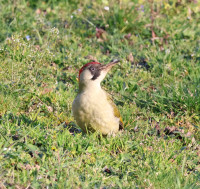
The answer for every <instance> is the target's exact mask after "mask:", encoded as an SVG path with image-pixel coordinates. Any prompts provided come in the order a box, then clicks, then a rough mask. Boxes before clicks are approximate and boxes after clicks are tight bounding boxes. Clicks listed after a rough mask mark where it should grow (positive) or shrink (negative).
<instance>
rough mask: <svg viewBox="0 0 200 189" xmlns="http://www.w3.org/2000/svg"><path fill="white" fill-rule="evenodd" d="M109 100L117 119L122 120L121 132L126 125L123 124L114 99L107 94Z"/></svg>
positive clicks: (121, 121)
mask: <svg viewBox="0 0 200 189" xmlns="http://www.w3.org/2000/svg"><path fill="white" fill-rule="evenodd" d="M107 100H108V102H109V103H110V104H111V106H112V107H113V111H114V115H115V117H118V118H119V120H120V122H119V130H122V129H124V123H123V120H122V117H121V115H120V112H119V110H118V108H117V106H116V104H115V103H114V102H113V100H112V97H111V96H110V95H109V94H108V93H107Z"/></svg>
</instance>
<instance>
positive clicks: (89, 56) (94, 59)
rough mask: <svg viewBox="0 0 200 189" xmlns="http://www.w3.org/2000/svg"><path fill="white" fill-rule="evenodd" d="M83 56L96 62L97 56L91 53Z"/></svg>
mask: <svg viewBox="0 0 200 189" xmlns="http://www.w3.org/2000/svg"><path fill="white" fill-rule="evenodd" d="M85 58H86V59H88V60H92V61H95V62H98V61H97V58H96V57H95V56H92V55H88V56H86V57H85Z"/></svg>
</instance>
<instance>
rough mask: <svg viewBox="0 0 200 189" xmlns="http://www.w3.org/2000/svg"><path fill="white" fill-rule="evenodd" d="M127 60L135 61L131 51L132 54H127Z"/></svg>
mask: <svg viewBox="0 0 200 189" xmlns="http://www.w3.org/2000/svg"><path fill="white" fill-rule="evenodd" d="M127 60H128V61H129V62H131V63H133V62H134V57H133V54H132V53H130V54H129V55H128V56H127Z"/></svg>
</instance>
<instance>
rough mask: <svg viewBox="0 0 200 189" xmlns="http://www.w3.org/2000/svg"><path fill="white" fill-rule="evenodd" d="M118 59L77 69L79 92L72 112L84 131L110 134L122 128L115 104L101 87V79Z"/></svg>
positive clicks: (89, 64)
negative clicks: (105, 63)
mask: <svg viewBox="0 0 200 189" xmlns="http://www.w3.org/2000/svg"><path fill="white" fill-rule="evenodd" d="M117 62H119V61H117V60H115V61H113V62H111V63H109V64H107V65H102V64H100V63H98V62H90V63H87V64H85V65H84V66H83V67H82V68H81V69H80V71H79V92H78V95H77V96H76V98H75V100H74V102H73V105H72V112H73V115H74V118H75V120H76V122H77V124H78V126H79V127H80V128H81V129H82V130H83V131H84V132H86V133H87V132H88V131H89V132H94V131H97V132H100V133H102V134H103V135H112V134H115V133H117V132H118V131H119V130H121V129H123V122H122V118H121V116H120V113H119V110H118V109H117V106H116V105H115V104H114V102H113V101H112V99H111V97H110V96H109V95H108V94H107V93H106V92H105V91H104V90H103V89H102V88H101V85H100V83H101V81H102V80H103V79H104V78H105V76H106V74H107V73H108V71H109V70H110V69H111V68H112V67H113V66H114V65H115V64H116V63H117Z"/></svg>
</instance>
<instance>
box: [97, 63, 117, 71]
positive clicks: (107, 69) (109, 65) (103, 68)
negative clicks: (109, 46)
mask: <svg viewBox="0 0 200 189" xmlns="http://www.w3.org/2000/svg"><path fill="white" fill-rule="evenodd" d="M118 62H119V60H113V61H112V62H110V63H108V64H106V65H102V66H101V68H100V69H101V70H105V71H107V72H108V71H109V70H110V69H111V68H112V67H113V66H114V65H116V64H117V63H118Z"/></svg>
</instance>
